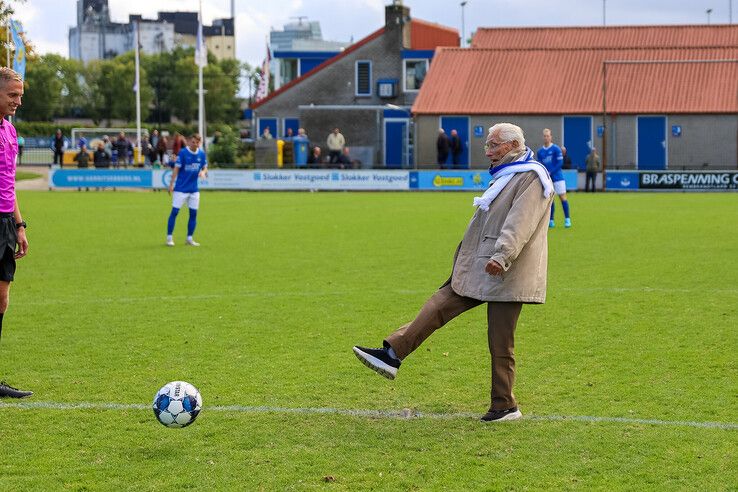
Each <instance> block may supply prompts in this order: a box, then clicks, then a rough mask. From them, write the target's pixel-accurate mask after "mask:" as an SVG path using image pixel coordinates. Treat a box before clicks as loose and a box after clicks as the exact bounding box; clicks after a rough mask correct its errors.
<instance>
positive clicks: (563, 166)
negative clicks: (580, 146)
mask: <svg viewBox="0 0 738 492" xmlns="http://www.w3.org/2000/svg"><path fill="white" fill-rule="evenodd" d="M561 155H562V156H563V157H564V162H563V163H562V164H561V169H571V157H569V153H568V152H567V151H566V147H564V146H563V145H562V146H561Z"/></svg>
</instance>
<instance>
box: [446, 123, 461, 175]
mask: <svg viewBox="0 0 738 492" xmlns="http://www.w3.org/2000/svg"><path fill="white" fill-rule="evenodd" d="M449 146H450V150H451V160H452V162H453V163H454V169H459V168H460V167H461V164H460V161H461V153H462V152H463V151H464V144H462V143H461V139H460V138H459V132H457V131H456V130H451V142H450V144H449Z"/></svg>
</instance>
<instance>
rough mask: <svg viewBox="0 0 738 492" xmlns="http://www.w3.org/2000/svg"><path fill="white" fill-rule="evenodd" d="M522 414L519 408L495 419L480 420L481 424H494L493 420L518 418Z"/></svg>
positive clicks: (500, 420)
mask: <svg viewBox="0 0 738 492" xmlns="http://www.w3.org/2000/svg"><path fill="white" fill-rule="evenodd" d="M522 416H523V414H522V412H521V411H520V410H516V411H514V412H512V413H508V414H507V415H505V416H504V417H502V418H500V419H497V420H482V421H481V422H482V423H483V424H494V423H495V422H502V421H503V420H518V419H519V418H520V417H522Z"/></svg>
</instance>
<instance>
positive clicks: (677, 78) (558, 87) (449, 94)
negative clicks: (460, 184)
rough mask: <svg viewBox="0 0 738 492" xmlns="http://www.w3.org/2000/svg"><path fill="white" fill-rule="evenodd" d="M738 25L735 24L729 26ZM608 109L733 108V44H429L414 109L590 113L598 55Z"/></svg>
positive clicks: (737, 84)
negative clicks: (543, 46) (427, 61)
mask: <svg viewBox="0 0 738 492" xmlns="http://www.w3.org/2000/svg"><path fill="white" fill-rule="evenodd" d="M734 27H735V28H738V26H734ZM705 59H709V60H720V59H723V60H734V62H732V63H679V64H669V63H658V64H609V63H608V64H607V67H608V68H607V110H608V113H621V114H622V113H641V114H643V113H736V112H738V96H737V95H738V62H736V60H738V47H732V48H715V49H708V48H700V49H553V50H552V49H518V50H511V49H503V50H499V49H461V48H440V49H439V50H437V51H436V55H435V57H434V58H433V63H432V64H431V68H430V70H429V71H428V75H427V76H426V78H425V81H424V82H423V87H422V89H421V90H420V93H419V94H418V97H417V98H416V100H415V104H414V105H413V108H412V112H413V113H415V114H495V115H498V114H499V115H503V114H597V113H601V112H602V110H603V108H602V95H603V92H602V82H603V62H604V61H616V60H621V61H623V60H630V61H634V60H652V61H653V60H705Z"/></svg>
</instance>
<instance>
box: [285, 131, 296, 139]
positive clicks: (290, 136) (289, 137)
mask: <svg viewBox="0 0 738 492" xmlns="http://www.w3.org/2000/svg"><path fill="white" fill-rule="evenodd" d="M294 137H295V132H293V131H292V128H287V133H285V135H284V138H285V140H292V139H293V138H294Z"/></svg>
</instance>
